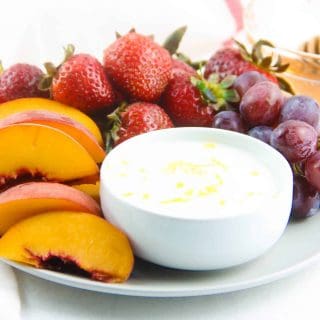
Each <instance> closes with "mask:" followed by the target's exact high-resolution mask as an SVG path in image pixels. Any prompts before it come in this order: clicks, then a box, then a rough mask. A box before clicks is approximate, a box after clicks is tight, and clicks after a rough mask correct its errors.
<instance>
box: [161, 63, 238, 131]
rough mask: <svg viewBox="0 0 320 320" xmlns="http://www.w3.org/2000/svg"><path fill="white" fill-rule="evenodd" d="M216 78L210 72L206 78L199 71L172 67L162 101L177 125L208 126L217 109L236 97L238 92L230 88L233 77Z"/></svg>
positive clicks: (235, 99) (236, 98)
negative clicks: (170, 76)
mask: <svg viewBox="0 0 320 320" xmlns="http://www.w3.org/2000/svg"><path fill="white" fill-rule="evenodd" d="M218 78H219V77H218V76H217V77H216V76H215V77H214V76H211V77H210V79H209V81H206V80H205V79H204V78H203V77H202V76H201V75H197V74H196V75H194V74H190V73H188V72H185V71H184V70H181V69H174V71H173V75H172V78H171V80H170V82H169V84H168V86H167V88H166V91H165V92H164V94H163V96H162V103H163V107H164V109H165V110H166V111H167V113H168V114H169V116H170V117H171V119H172V120H173V123H174V124H175V125H176V126H199V127H210V126H211V125H212V122H213V118H214V116H215V114H216V111H218V110H219V109H220V108H221V107H225V106H226V104H227V102H228V101H229V102H232V101H233V102H236V101H238V99H239V97H238V96H237V93H236V92H235V90H231V89H230V87H231V85H232V83H233V80H234V77H229V79H227V78H226V79H225V80H223V81H224V82H223V81H222V82H221V83H220V84H219V83H218Z"/></svg>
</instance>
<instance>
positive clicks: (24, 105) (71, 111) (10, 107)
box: [0, 98, 103, 146]
mask: <svg viewBox="0 0 320 320" xmlns="http://www.w3.org/2000/svg"><path fill="white" fill-rule="evenodd" d="M28 110H48V111H52V112H56V113H59V114H62V115H65V116H68V117H69V118H71V119H73V120H75V121H78V122H80V123H81V124H83V125H84V126H85V127H86V128H87V129H88V130H89V131H90V132H91V133H92V134H93V135H94V136H95V137H96V139H97V141H98V143H99V144H100V145H101V146H102V145H103V139H102V136H101V132H100V130H99V128H98V126H97V125H96V124H95V122H94V121H93V120H92V119H91V118H90V117H88V116H87V115H86V114H84V113H83V112H81V111H79V110H77V109H75V108H72V107H69V106H66V105H65V104H62V103H59V102H57V101H53V100H49V99H44V98H21V99H16V100H12V101H8V102H5V103H2V104H1V105H0V119H3V118H5V117H7V116H9V115H11V114H13V113H18V112H23V111H28Z"/></svg>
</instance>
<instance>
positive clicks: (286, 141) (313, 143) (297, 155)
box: [270, 120, 317, 163]
mask: <svg viewBox="0 0 320 320" xmlns="http://www.w3.org/2000/svg"><path fill="white" fill-rule="evenodd" d="M270 141H271V145H272V146H273V147H274V148H276V149H277V150H279V151H280V152H281V153H282V154H283V155H284V156H285V158H286V159H287V160H288V161H290V162H292V163H294V162H299V161H303V160H306V159H307V158H308V157H309V156H311V155H312V154H313V153H315V152H316V148H317V132H316V130H315V129H314V128H313V127H312V126H310V124H308V123H306V122H303V121H299V120H287V121H285V122H283V123H280V124H279V125H278V126H277V127H276V128H275V129H274V130H273V132H272V134H271V140H270Z"/></svg>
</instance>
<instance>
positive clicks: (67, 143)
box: [0, 123, 99, 186]
mask: <svg viewBox="0 0 320 320" xmlns="http://www.w3.org/2000/svg"><path fill="white" fill-rule="evenodd" d="M0 159H1V161H0V186H1V185H3V184H5V183H6V182H8V181H10V180H15V179H17V178H19V177H21V176H23V175H26V174H27V175H31V176H37V177H38V176H40V177H42V178H43V179H44V180H48V181H60V182H61V181H69V180H75V179H80V178H83V177H86V176H91V175H96V174H97V173H98V172H99V168H98V166H97V164H96V163H95V161H94V160H93V159H92V157H91V156H90V154H89V153H88V152H87V151H86V149H85V148H84V147H83V146H82V145H81V144H79V143H78V142H77V141H76V140H74V139H73V138H72V137H70V136H69V135H67V134H65V133H64V132H63V131H61V130H58V129H55V128H52V127H48V126H44V125H41V124H35V123H33V124H29V123H22V124H14V125H10V126H7V127H2V128H0Z"/></svg>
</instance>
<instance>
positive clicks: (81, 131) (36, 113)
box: [0, 110, 106, 163]
mask: <svg viewBox="0 0 320 320" xmlns="http://www.w3.org/2000/svg"><path fill="white" fill-rule="evenodd" d="M18 123H39V124H43V125H47V126H49V127H54V128H57V129H60V130H62V131H63V132H65V133H67V134H69V135H70V136H71V137H72V138H74V139H75V140H77V141H78V142H79V143H80V144H82V145H83V147H85V149H86V150H87V151H88V152H89V153H90V155H91V156H92V158H93V159H94V160H95V161H96V162H97V163H101V162H102V161H103V159H104V158H105V155H106V154H105V152H104V150H103V149H102V148H101V147H100V145H99V143H98V141H97V139H96V137H95V136H94V135H93V134H92V133H91V132H90V131H89V130H88V129H87V128H86V127H85V126H84V125H82V124H81V123H80V122H77V121H75V120H73V119H71V118H69V117H67V116H64V115H60V114H58V113H55V112H51V111H47V110H30V111H25V112H19V113H14V114H12V115H9V116H8V117H6V118H4V119H2V120H0V128H1V127H4V126H8V125H11V124H18Z"/></svg>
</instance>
